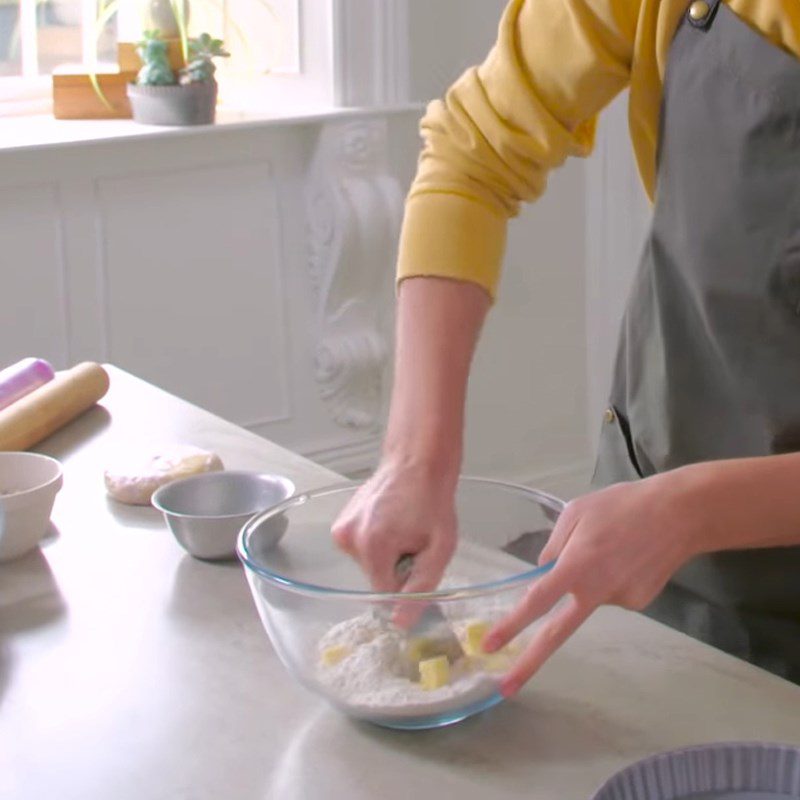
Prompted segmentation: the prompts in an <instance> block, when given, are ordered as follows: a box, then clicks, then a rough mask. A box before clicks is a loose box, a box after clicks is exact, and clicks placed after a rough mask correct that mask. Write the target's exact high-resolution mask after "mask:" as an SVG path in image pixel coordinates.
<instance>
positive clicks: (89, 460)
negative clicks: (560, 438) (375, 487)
mask: <svg viewBox="0 0 800 800" xmlns="http://www.w3.org/2000/svg"><path fill="white" fill-rule="evenodd" d="M109 371H110V373H111V390H110V392H109V394H108V396H107V397H106V398H105V399H104V400H103V402H102V404H101V405H100V406H98V407H97V408H95V409H93V410H91V411H90V412H88V413H87V414H85V415H84V416H83V417H81V418H80V419H78V420H77V421H75V422H74V423H72V425H70V426H69V427H68V428H65V429H64V430H63V431H61V432H59V433H58V434H56V435H55V436H53V437H52V438H51V439H49V440H47V441H46V442H44V443H43V444H42V446H41V447H40V448H39V449H40V450H41V451H42V452H46V453H49V454H51V455H54V456H56V457H58V458H60V459H61V460H62V461H63V463H64V477H65V480H64V488H63V490H62V491H61V493H60V495H59V497H58V499H57V501H56V507H55V511H54V516H53V520H54V523H55V528H56V530H53V532H52V535H51V536H49V537H48V540H47V541H46V542H45V543H43V546H42V548H41V550H36V551H34V552H33V553H31V554H29V555H27V556H25V557H24V558H21V559H19V560H17V561H13V562H9V563H6V564H3V565H0V797H2V798H4V800H22V798H25V800H39V799H40V798H48V797H52V798H59V800H95V799H96V800H112V799H113V800H183V799H184V798H186V799H187V800H188V799H189V798H191V799H192V800H212V799H213V800H217V799H220V800H221V799H222V798H231V799H232V800H234V799H235V800H255V799H256V798H258V799H259V800H260V799H262V798H275V799H276V800H277V799H278V798H279V799H280V800H301V798H302V800H309V799H310V800H315V799H316V798H348V800H361V799H363V800H367V799H368V798H378V797H380V798H382V799H385V800H392V799H393V798H398V799H399V798H407V797H419V798H423V797H431V798H451V797H452V798H455V797H458V798H459V800H470V798H486V797H491V798H493V800H499V799H500V798H520V797H526V798H531V800H583V798H587V797H589V796H590V795H591V793H592V791H593V790H594V789H595V788H596V787H597V786H598V785H599V784H600V783H602V782H603V780H604V779H605V778H607V777H608V776H609V775H610V774H611V773H613V772H614V771H615V770H617V769H619V768H620V767H622V766H623V765H625V764H628V763H630V762H631V761H634V760H636V759H638V758H641V757H643V756H646V755H648V754H650V753H653V752H655V751H659V750H663V749H667V748H673V747H679V746H683V745H689V744H695V743H700V742H707V741H713V740H727V739H768V740H773V741H785V742H790V743H795V744H800V687H797V686H794V685H792V684H790V683H787V682H785V681H782V680H780V679H779V678H776V677H773V676H771V675H769V674H767V673H765V672H763V671H761V670H759V669H756V668H755V667H752V666H750V665H748V664H745V663H743V662H740V661H738V660H736V659H734V658H731V657H729V656H727V655H725V654H723V653H720V652H717V651H716V650H713V649H712V648H710V647H707V646H705V645H703V644H700V643H698V642H696V641H693V640H692V639H689V638H688V637H685V636H683V635H681V634H679V633H676V632H674V631H671V630H669V629H667V628H665V627H662V626H661V625H659V624H657V623H655V622H652V621H650V620H647V619H645V618H643V617H641V616H639V615H636V614H633V613H629V612H626V611H622V610H619V609H610V608H609V609H604V610H602V611H601V612H599V613H598V614H596V615H595V616H594V617H593V618H592V619H591V620H590V621H589V622H588V623H587V624H586V625H585V626H584V628H583V629H582V630H581V631H579V633H578V634H576V636H575V637H574V638H573V639H572V640H571V641H570V642H569V643H568V644H567V645H566V646H565V647H564V648H563V649H562V650H561V652H559V653H558V654H557V655H556V656H555V657H554V658H553V659H552V660H551V661H550V663H548V664H547V665H546V666H545V668H544V669H543V670H542V671H541V673H540V674H539V675H538V676H537V677H536V678H535V679H534V680H533V681H532V682H531V683H530V684H529V685H528V686H527V687H526V688H525V689H524V690H523V691H522V693H521V694H520V695H519V696H518V697H517V698H515V699H514V700H512V701H509V702H507V703H505V704H503V705H501V706H499V707H498V708H496V709H494V710H492V711H489V712H487V713H485V714H483V715H481V716H479V717H476V718H473V719H471V720H468V721H466V722H463V723H461V724H459V725H456V726H454V727H452V728H449V729H445V730H440V731H429V732H423V733H398V732H392V731H387V730H382V729H379V728H375V727H372V726H368V725H364V724H359V723H354V722H351V721H349V720H348V719H346V718H344V717H342V716H340V715H339V714H338V713H337V712H335V711H333V710H332V709H330V708H328V707H327V706H326V705H325V704H323V703H322V702H321V701H320V700H318V699H317V698H316V697H314V696H312V695H310V694H308V693H307V692H306V691H305V690H304V689H302V688H301V687H299V686H298V685H296V684H295V683H294V681H293V680H292V679H291V678H290V676H289V675H288V674H287V673H286V672H285V671H284V669H283V667H282V666H281V664H280V663H279V661H278V659H277V657H276V655H275V653H274V652H273V650H272V648H271V646H270V644H269V641H268V640H267V637H266V635H265V634H264V632H263V629H262V627H261V623H260V621H259V620H258V617H257V614H256V611H255V607H254V606H253V604H252V601H251V599H250V595H249V591H248V589H247V585H246V583H245V580H244V576H243V574H242V571H241V568H240V567H239V566H238V565H236V564H224V565H220V564H208V563H203V562H200V561H196V560H194V559H192V558H191V557H190V556H188V555H186V554H185V553H184V552H183V551H182V550H181V549H180V548H179V546H178V545H177V544H176V543H175V541H174V540H173V539H172V536H171V534H170V533H169V532H168V531H167V530H166V528H165V527H164V525H163V522H162V520H161V517H160V515H159V514H158V513H157V512H156V511H154V510H152V509H150V508H133V507H126V506H121V505H118V504H116V503H114V502H113V501H110V500H108V499H107V498H106V496H105V491H104V487H103V478H102V473H103V468H104V466H105V465H106V464H107V463H109V461H110V460H111V459H112V458H113V456H114V454H115V453H118V452H120V451H121V450H124V449H125V448H126V447H127V446H129V445H130V443H131V442H136V443H137V444H140V443H141V441H142V440H143V439H145V438H147V439H152V440H153V441H154V442H160V443H163V442H165V441H176V440H177V441H188V442H191V443H193V444H197V445H199V446H203V447H208V448H210V449H214V450H216V451H217V452H219V453H220V455H221V456H222V458H223V461H224V462H225V464H226V466H227V467H228V468H232V469H233V468H238V469H259V470H264V471H272V472H279V473H282V474H284V475H286V476H287V477H289V478H291V479H292V480H293V481H295V483H296V485H297V487H298V489H301V490H306V489H310V488H313V487H316V486H321V485H324V484H328V483H331V482H334V481H336V480H338V478H337V476H336V475H334V474H332V473H330V472H329V471H327V470H325V469H323V468H321V467H319V466H317V465H315V464H312V463H310V462H308V461H306V460H304V459H302V458H300V457H299V456H297V455H294V454H292V453H289V452H287V451H286V450H283V449H281V448H279V447H277V446H275V445H273V444H271V443H270V442H268V441H266V440H264V439H262V438H260V437H258V436H255V435H253V434H251V433H249V432H247V431H244V430H242V429H240V428H238V427H236V426H235V425H232V424H230V423H227V422H225V421H223V420H221V419H219V418H218V417H215V416H213V415H212V414H209V413H207V412H205V411H202V410H201V409H198V408H196V407H195V406H192V405H190V404H188V403H186V402H184V401H182V400H179V399H178V398H175V397H173V396H171V395H169V394H167V393H165V392H163V391H161V390H159V389H156V388H155V387H153V386H150V385H148V384H146V383H144V382H143V381H140V380H138V379H136V378H133V377H131V376H129V375H127V374H126V373H124V372H121V371H120V370H116V369H113V368H110V370H109Z"/></svg>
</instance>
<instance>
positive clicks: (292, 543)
mask: <svg viewBox="0 0 800 800" xmlns="http://www.w3.org/2000/svg"><path fill="white" fill-rule="evenodd" d="M357 489H358V485H356V484H346V485H339V486H333V487H330V488H327V489H321V490H318V491H314V492H310V493H308V494H300V495H296V496H294V497H291V498H289V499H288V500H286V501H285V502H283V503H281V504H280V505H278V506H275V507H274V508H272V509H270V510H269V511H266V512H264V513H263V514H260V515H258V516H256V517H254V518H253V519H252V520H250V521H249V522H248V523H247V524H246V525H245V526H244V528H243V529H242V531H241V533H240V534H239V541H238V548H237V551H238V555H239V558H240V559H241V561H242V563H243V564H244V566H245V573H246V575H247V580H248V583H249V585H250V589H251V591H252V594H253V599H254V600H255V604H256V607H257V609H258V613H259V615H260V617H261V620H262V622H263V623H264V628H265V629H266V631H267V633H268V634H269V638H270V639H271V641H272V644H273V646H274V647H275V650H276V652H277V654H278V656H279V657H280V659H281V661H282V662H283V663H284V665H285V666H286V668H287V669H288V670H289V671H290V672H291V673H292V674H293V675H294V676H295V678H297V680H299V681H300V683H302V684H303V685H304V686H306V687H307V688H308V689H310V690H311V691H312V692H315V693H317V694H319V695H321V696H322V697H324V698H325V699H326V700H328V701H329V702H330V703H332V704H333V705H334V706H336V707H337V708H339V709H340V710H342V711H343V712H344V713H346V714H348V715H350V716H352V717H356V718H358V719H361V720H366V721H369V722H373V723H376V724H379V725H384V726H387V727H392V728H403V729H419V728H433V727H439V726H442V725H449V724H452V723H454V722H458V721H460V720H462V719H465V718H466V717H469V716H471V715H473V714H476V713H478V712H480V711H483V710H485V709H487V708H490V707H491V706H493V705H495V704H497V703H499V702H500V701H501V700H502V699H503V698H502V695H501V694H500V692H499V691H498V686H499V680H500V677H501V676H502V674H503V673H504V672H505V671H507V669H508V668H509V667H510V666H511V664H512V663H513V660H514V657H515V656H516V654H517V653H518V652H519V651H520V649H521V648H522V647H523V646H524V644H525V640H526V637H528V636H530V633H531V629H528V631H525V632H523V633H522V634H520V636H519V637H517V639H516V640H515V641H514V642H512V644H511V645H510V646H509V647H508V648H506V649H505V650H504V651H503V652H501V653H500V654H497V655H494V656H490V657H487V656H485V655H484V654H483V653H482V650H481V649H480V646H479V643H480V639H481V637H482V634H483V632H484V631H485V630H486V629H487V628H488V627H489V626H491V624H492V623H493V622H494V621H496V620H497V619H499V618H500V617H501V616H503V615H504V614H505V613H506V612H507V611H509V610H510V609H511V608H513V607H514V605H516V603H517V602H518V601H519V600H521V599H522V597H523V595H524V593H525V591H526V589H527V588H528V587H529V586H530V584H531V582H532V581H534V580H536V579H537V578H538V577H539V576H541V575H542V574H544V573H545V572H546V571H547V570H548V569H549V565H545V566H541V567H540V566H537V559H538V556H539V553H540V552H541V549H542V548H543V546H544V544H545V543H546V541H547V539H548V537H549V535H550V532H551V531H552V528H553V526H554V524H555V521H556V519H557V518H558V515H559V514H560V513H561V511H562V510H563V507H564V504H563V502H562V501H561V500H558V499H557V498H555V497H552V496H550V495H547V494H544V493H543V492H539V491H535V490H533V489H528V488H525V487H522V486H515V485H511V484H506V483H500V482H497V481H491V480H484V479H478V478H462V479H461V480H460V481H459V484H458V489H457V492H456V512H457V516H458V547H457V550H456V553H455V555H454V556H453V559H452V561H451V563H450V566H449V567H448V570H447V573H446V574H445V578H444V581H443V582H442V584H441V586H440V588H439V590H438V591H435V592H430V593H425V594H413V595H410V594H403V595H399V594H388V593H376V592H373V591H371V590H370V585H369V580H368V578H367V577H366V576H365V575H364V573H363V572H362V570H361V569H360V567H359V566H358V565H357V564H356V562H354V561H353V559H351V558H350V557H349V556H347V555H345V554H344V553H343V552H341V551H340V550H339V549H338V548H337V547H336V545H335V544H334V542H333V539H332V537H331V526H332V525H333V523H334V521H335V520H336V518H337V517H338V515H339V512H340V511H341V510H342V509H343V508H344V506H345V505H346V504H347V502H348V500H350V498H351V497H352V496H353V494H354V493H355V491H356V490H357ZM400 599H402V600H403V601H404V602H405V603H409V604H412V605H414V604H416V605H417V606H419V610H420V611H422V609H423V608H424V609H427V610H428V612H429V613H426V615H425V619H429V618H430V609H431V607H433V608H434V609H435V611H434V613H435V614H436V615H437V619H438V623H439V625H438V629H437V627H436V626H434V628H433V629H430V627H429V628H426V629H425V630H424V631H422V632H421V633H420V631H419V630H418V629H417V628H413V629H412V630H410V631H407V630H400V629H398V628H397V627H395V626H394V625H393V624H392V622H391V612H392V609H393V608H395V607H396V604H397V602H398V600H400ZM439 612H441V613H439ZM448 636H449V637H450V638H451V642H452V637H453V636H456V637H457V638H458V639H459V641H460V642H461V648H463V650H464V655H463V656H462V655H460V653H459V655H458V656H452V654H451V655H450V656H449V657H448V656H443V655H442V651H441V648H440V647H439V646H440V645H441V643H442V642H443V641H444V640H445V639H446V638H447V637H448ZM443 658H445V659H446V660H447V663H446V664H443V663H442V659H443ZM420 660H421V661H423V662H426V666H420V665H419V661H420ZM423 672H425V676H424V679H423V677H422V673H423ZM440 684H441V685H440Z"/></svg>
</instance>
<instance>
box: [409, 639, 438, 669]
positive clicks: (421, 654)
mask: <svg viewBox="0 0 800 800" xmlns="http://www.w3.org/2000/svg"><path fill="white" fill-rule="evenodd" d="M431 644H432V643H431V641H430V639H425V638H423V637H415V638H412V639H409V640H408V644H407V645H406V658H407V659H408V660H409V661H410V662H411V663H412V664H419V662H420V661H423V660H424V659H426V658H428V657H429V656H430V652H431Z"/></svg>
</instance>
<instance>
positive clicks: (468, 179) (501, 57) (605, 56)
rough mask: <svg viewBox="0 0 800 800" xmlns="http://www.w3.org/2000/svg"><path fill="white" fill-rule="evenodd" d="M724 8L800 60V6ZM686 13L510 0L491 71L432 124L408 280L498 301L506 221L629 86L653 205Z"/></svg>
mask: <svg viewBox="0 0 800 800" xmlns="http://www.w3.org/2000/svg"><path fill="white" fill-rule="evenodd" d="M726 1H727V4H728V6H729V8H730V9H731V10H732V11H733V12H734V13H736V14H737V15H738V16H739V17H740V18H741V19H743V20H744V21H745V22H747V23H748V24H749V25H751V27H753V28H754V29H755V30H756V31H758V32H760V33H761V34H762V35H763V36H765V37H767V38H768V39H769V40H771V41H772V42H774V43H775V44H776V45H778V46H779V47H783V48H784V49H786V50H787V51H789V52H790V53H793V54H795V55H797V56H798V57H800V0H726ZM689 5H690V0H512V2H510V3H509V5H508V7H507V9H506V11H505V13H504V15H503V19H502V21H501V23H500V29H499V34H498V39H497V43H496V44H495V46H494V47H493V48H492V50H491V52H490V53H489V55H488V57H487V58H486V60H485V61H484V63H483V64H482V65H481V66H479V67H476V68H474V69H470V70H468V71H467V72H466V73H465V74H464V75H463V76H462V77H461V78H460V79H459V80H458V81H457V82H456V83H455V84H454V86H453V87H452V88H451V89H450V90H449V91H448V92H447V95H446V97H445V99H444V100H443V101H436V102H434V103H431V105H430V106H429V107H428V110H427V113H426V115H425V117H424V118H423V120H422V125H421V128H422V134H423V137H424V139H425V147H424V150H423V153H422V156H421V158H420V163H419V170H418V173H417V177H416V180H415V181H414V184H413V186H412V188H411V192H410V194H409V197H408V201H407V203H406V213H405V220H404V223H403V232H402V236H401V240H400V256H399V264H398V277H399V279H402V278H406V277H410V276H416V275H436V276H440V277H450V278H457V279H461V280H468V281H474V282H475V283H478V284H479V285H481V286H483V287H484V288H485V289H486V290H487V291H488V292H489V293H490V294H492V295H494V293H495V290H496V288H497V283H498V280H499V275H500V264H501V261H502V258H503V251H504V248H505V236H506V224H507V220H508V218H509V217H511V216H513V215H515V214H516V213H517V211H518V208H519V204H520V202H522V201H530V200H534V199H535V198H536V197H537V196H539V195H540V194H541V193H542V192H543V191H544V189H545V186H546V183H547V174H548V171H549V170H551V169H552V168H553V167H556V166H558V165H560V164H561V163H562V162H563V161H564V160H565V158H566V157H567V156H570V155H579V156H586V155H588V154H589V152H590V151H591V149H592V144H593V140H594V131H595V122H596V117H597V114H598V113H599V112H600V111H601V109H602V108H603V107H604V106H606V105H607V104H608V103H609V102H610V101H611V100H612V99H613V98H614V96H615V95H616V94H618V93H619V92H620V91H622V90H623V89H624V88H625V87H626V86H629V87H630V110H629V122H630V132H631V138H632V140H633V146H634V150H635V153H636V158H637V161H638V164H639V170H640V173H641V176H642V180H643V182H644V185H645V189H646V190H647V192H648V194H649V195H650V197H651V198H652V197H653V191H654V187H655V180H656V169H655V154H656V144H657V137H658V117H659V110H660V103H661V93H662V84H663V80H664V72H665V69H666V63H667V58H668V55H669V48H670V44H671V43H672V39H673V37H674V35H675V31H676V29H677V27H678V23H679V21H680V19H681V16H682V15H683V14H684V13H685V12H686V10H687V8H688V6H689ZM798 91H800V87H799V88H798ZM731 112H732V113H733V112H734V109H731ZM720 124H724V120H720Z"/></svg>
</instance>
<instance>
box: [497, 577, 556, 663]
mask: <svg viewBox="0 0 800 800" xmlns="http://www.w3.org/2000/svg"><path fill="white" fill-rule="evenodd" d="M569 577H570V574H569V571H568V569H566V568H565V567H564V566H563V565H561V564H557V565H556V567H555V568H554V569H553V571H552V572H549V573H548V574H547V575H545V576H544V577H542V578H539V580H537V581H536V582H535V583H533V584H532V585H531V587H530V589H528V591H527V592H526V594H525V597H524V598H523V599H522V601H521V602H520V603H519V604H518V605H517V606H516V608H515V609H514V610H513V611H512V612H511V613H510V614H509V615H508V616H506V617H504V618H503V619H502V620H500V622H498V623H497V625H495V626H494V628H492V630H491V631H489V633H488V634H487V636H486V639H485V640H484V643H483V649H484V650H486V652H487V653H492V652H494V651H495V650H499V649H500V648H501V647H504V646H505V645H506V644H508V643H509V642H510V641H511V640H512V639H513V638H514V637H515V636H516V635H517V634H518V633H519V632H520V631H521V630H523V628H526V627H527V626H528V625H530V624H531V622H533V621H534V620H536V619H538V618H539V617H541V616H543V615H544V614H546V613H547V612H548V611H549V610H550V609H551V608H552V607H553V606H554V605H555V604H556V603H557V602H558V601H559V600H560V599H561V598H562V597H563V596H564V595H565V594H567V593H568V592H569V586H570V584H569Z"/></svg>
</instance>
